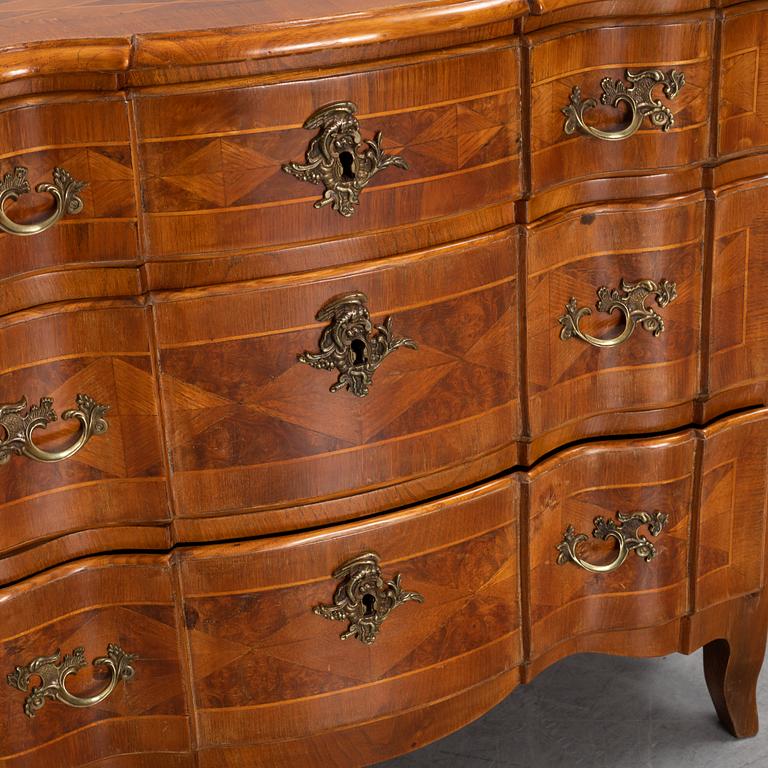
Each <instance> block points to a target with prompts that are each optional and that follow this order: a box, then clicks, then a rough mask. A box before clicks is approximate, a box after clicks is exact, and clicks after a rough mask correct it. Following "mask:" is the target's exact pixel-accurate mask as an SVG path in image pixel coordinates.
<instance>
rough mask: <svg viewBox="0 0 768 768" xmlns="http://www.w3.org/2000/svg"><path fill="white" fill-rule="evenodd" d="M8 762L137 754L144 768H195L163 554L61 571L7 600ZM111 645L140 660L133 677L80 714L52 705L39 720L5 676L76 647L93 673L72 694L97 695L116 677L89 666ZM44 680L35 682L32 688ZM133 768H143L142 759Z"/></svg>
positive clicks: (13, 767) (65, 763)
mask: <svg viewBox="0 0 768 768" xmlns="http://www.w3.org/2000/svg"><path fill="white" fill-rule="evenodd" d="M0 603H1V604H2V611H1V612H0V659H2V662H3V669H2V676H3V680H2V684H3V687H4V692H3V695H2V696H0V718H1V719H2V723H3V726H4V727H3V729H2V732H0V765H2V766H3V767H4V768H5V767H6V766H7V768H37V767H38V766H41V765H55V766H57V768H78V767H79V766H83V765H91V764H97V765H98V764H104V765H106V764H107V763H106V761H107V760H109V759H114V757H115V756H117V755H120V754H129V753H130V754H133V755H134V756H135V757H134V760H141V761H143V762H142V763H141V764H142V765H146V766H152V767H154V766H157V767H158V768H159V766H161V765H165V766H173V768H176V767H177V766H191V765H192V761H191V759H190V735H189V722H188V716H187V704H186V699H185V693H184V688H183V685H184V683H183V682H182V676H183V672H182V667H181V658H180V655H179V633H178V629H177V626H176V609H175V606H174V593H173V584H172V579H171V571H170V568H169V566H168V563H167V558H166V557H165V556H157V557H153V556H147V555H143V556H112V557H109V558H102V559H94V560H83V561H81V562H79V563H76V564H73V565H68V566H63V567H61V568H59V569H58V570H56V571H53V572H50V573H46V574H43V575H41V576H38V577H35V578H33V579H30V580H28V581H26V582H22V583H21V584H18V585H15V586H12V587H7V588H5V589H4V590H3V592H2V595H0ZM109 643H117V644H119V645H120V646H121V647H122V648H123V649H124V650H125V651H127V652H128V653H133V654H136V655H137V657H138V658H137V659H136V661H135V662H134V668H135V671H136V673H135V676H134V677H133V678H132V679H131V680H129V681H123V682H120V683H119V684H118V685H117V687H116V688H115V690H114V691H113V692H112V694H111V695H110V696H109V697H108V698H107V699H105V700H104V702H102V703H101V704H99V705H97V706H95V707H88V708H85V709H75V708H72V707H68V706H65V705H64V704H61V703H59V702H55V701H50V700H49V701H46V703H45V705H44V706H43V708H42V709H41V710H40V711H39V712H37V714H36V715H35V717H34V719H31V718H28V717H26V715H25V714H24V706H23V705H24V698H25V694H24V693H22V692H21V691H18V690H14V689H11V688H10V687H8V686H7V685H6V683H5V675H6V674H7V673H10V672H12V671H13V668H14V667H15V666H17V665H20V666H23V665H26V664H29V663H30V662H31V661H32V660H33V659H34V658H36V657H38V656H48V655H51V654H53V653H55V652H56V649H57V648H58V649H61V652H62V653H71V652H72V650H73V649H74V648H76V647H78V646H83V647H84V648H85V652H86V659H87V660H88V662H89V663H88V666H87V667H86V668H84V669H82V670H80V671H79V672H78V673H77V674H76V675H74V676H71V677H69V678H67V683H66V684H67V688H68V689H69V690H71V691H72V692H73V693H75V694H76V695H81V696H90V695H93V694H94V693H97V692H99V691H100V690H102V689H103V688H104V687H105V685H106V682H107V680H108V675H107V674H105V670H104V669H100V670H96V669H95V668H94V667H92V666H91V664H90V662H91V660H92V659H94V658H96V657H99V656H104V655H105V654H106V650H107V645H108V644H109ZM34 683H36V681H35V680H34V678H33V684H34ZM134 764H138V763H136V762H134Z"/></svg>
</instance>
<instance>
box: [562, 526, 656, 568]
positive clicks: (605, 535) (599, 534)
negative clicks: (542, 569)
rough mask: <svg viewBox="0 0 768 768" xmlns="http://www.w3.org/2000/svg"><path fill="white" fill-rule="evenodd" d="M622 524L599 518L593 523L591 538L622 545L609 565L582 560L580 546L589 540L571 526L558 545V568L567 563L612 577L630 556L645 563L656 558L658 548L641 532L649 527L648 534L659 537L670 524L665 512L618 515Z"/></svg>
mask: <svg viewBox="0 0 768 768" xmlns="http://www.w3.org/2000/svg"><path fill="white" fill-rule="evenodd" d="M616 516H617V517H618V520H619V522H618V523H616V522H614V521H613V520H606V519H605V518H604V517H596V518H595V520H594V526H595V529H594V530H593V531H592V536H594V537H595V538H596V539H602V540H603V541H607V540H608V539H613V540H614V541H616V542H617V543H618V545H619V551H618V552H617V554H616V557H615V558H614V559H613V561H612V562H610V563H608V564H606V565H594V564H592V563H590V562H588V561H586V560H583V559H582V558H581V556H580V555H579V553H578V548H579V545H580V544H583V543H584V542H585V541H588V540H589V536H587V534H586V533H576V529H575V528H574V527H573V526H572V525H569V526H568V527H567V528H566V530H565V535H564V536H563V540H562V541H561V542H560V543H559V544H558V545H557V551H558V552H559V554H558V557H557V564H558V565H565V564H566V563H575V564H576V565H578V566H579V568H583V569H584V570H585V571H589V572H590V573H611V572H612V571H615V570H616V569H617V568H620V567H621V566H622V565H623V564H624V561H625V560H626V559H627V557H629V553H630V552H634V553H635V554H636V555H637V556H638V557H640V558H642V559H643V560H644V561H645V562H646V563H649V562H650V561H651V560H653V559H654V557H656V547H654V546H653V544H652V543H651V542H650V541H649V540H648V539H647V538H646V537H645V536H642V535H640V534H639V533H638V529H639V528H640V527H641V526H643V525H647V526H648V531H649V533H650V534H651V535H652V536H658V535H659V534H660V533H661V531H662V529H663V528H664V526H665V525H666V524H667V521H668V520H669V515H666V514H664V513H663V512H654V513H653V514H652V515H650V514H648V513H647V512H631V513H629V514H625V513H623V512H618V513H617V515H616Z"/></svg>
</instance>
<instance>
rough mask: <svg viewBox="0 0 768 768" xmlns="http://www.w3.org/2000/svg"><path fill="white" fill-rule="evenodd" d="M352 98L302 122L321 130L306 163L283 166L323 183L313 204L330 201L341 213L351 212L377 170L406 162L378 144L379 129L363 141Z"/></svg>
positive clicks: (317, 182) (329, 203)
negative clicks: (320, 195)
mask: <svg viewBox="0 0 768 768" xmlns="http://www.w3.org/2000/svg"><path fill="white" fill-rule="evenodd" d="M356 112H357V106H356V105H355V104H353V103H352V102H351V101H336V102H334V103H333V104H326V105H325V106H324V107H321V108H320V109H318V110H317V112H315V113H314V114H312V115H311V116H310V117H309V118H308V119H307V121H306V122H305V123H304V128H306V129H307V130H310V131H311V130H314V129H315V128H319V129H320V132H319V133H318V134H317V136H315V138H314V139H312V141H310V142H309V148H308V149H307V155H306V163H286V164H285V165H283V170H284V171H285V172H286V173H290V174H291V175H292V176H295V177H296V178H297V179H300V180H301V181H309V182H311V183H312V184H323V185H324V186H325V194H323V196H322V197H321V198H320V200H318V201H317V202H316V203H315V208H322V207H323V206H326V205H330V206H331V207H332V208H333V210H334V211H338V212H339V213H340V214H341V215H342V216H351V215H352V214H353V213H354V212H355V206H356V205H357V204H358V203H359V202H360V192H361V191H362V190H363V188H364V187H365V186H366V185H367V184H368V182H369V181H370V180H371V179H372V178H373V177H374V176H375V175H376V174H377V173H378V172H379V171H383V170H384V169H385V168H389V167H390V166H396V167H397V168H402V169H403V170H407V169H408V163H407V162H406V161H405V160H404V159H403V158H402V157H400V156H399V155H388V154H387V153H386V152H384V150H383V149H382V148H381V131H379V132H377V133H376V135H375V136H374V137H373V141H371V140H370V139H366V141H363V139H362V137H361V136H360V130H359V129H360V124H359V123H358V122H357V118H356V117H355V113H356Z"/></svg>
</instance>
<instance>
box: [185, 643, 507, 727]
mask: <svg viewBox="0 0 768 768" xmlns="http://www.w3.org/2000/svg"><path fill="white" fill-rule="evenodd" d="M519 632H520V630H519V628H518V629H513V630H512V631H511V632H505V633H504V634H503V635H499V636H498V637H496V638H495V639H494V640H491V641H489V642H487V643H483V644H482V645H477V646H475V647H474V648H471V649H470V650H468V651H464V652H463V653H457V654H456V655H455V656H449V657H448V658H447V659H441V660H440V661H438V662H435V663H434V664H430V665H429V666H428V667H419V668H418V669H411V670H409V671H408V672H401V673H400V674H398V675H390V676H388V677H385V678H382V679H379V680H373V681H371V682H369V683H360V684H358V685H352V686H348V687H346V688H340V689H338V690H335V691H323V693H314V694H311V695H308V696H298V697H296V698H291V699H282V700H280V701H269V702H265V703H264V704H247V705H235V706H231V707H200V709H199V710H198V711H199V712H212V713H216V714H218V713H222V712H227V711H228V710H236V711H238V712H248V711H253V710H258V709H272V708H277V707H286V706H287V707H290V706H291V705H292V704H294V703H296V702H300V701H317V700H319V699H327V698H331V697H333V696H343V695H344V694H346V693H349V692H350V691H362V690H365V689H366V688H372V687H374V686H376V685H381V684H382V683H388V682H390V681H394V680H405V679H407V678H409V677H413V676H414V675H419V674H421V673H423V672H428V671H429V670H430V669H436V668H438V667H442V666H444V665H445V664H446V663H450V662H454V661H457V660H459V659H464V658H467V657H468V656H472V655H475V654H479V653H480V652H482V651H486V650H488V649H489V648H492V647H493V646H494V645H501V644H502V643H504V642H506V641H507V640H510V639H511V638H513V637H514V636H515V635H517V634H518V633H519Z"/></svg>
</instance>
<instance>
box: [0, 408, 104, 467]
mask: <svg viewBox="0 0 768 768" xmlns="http://www.w3.org/2000/svg"><path fill="white" fill-rule="evenodd" d="M75 403H76V405H77V408H70V409H68V410H66V411H64V413H62V414H61V418H62V419H63V420H69V419H76V420H77V421H79V422H80V433H79V434H78V436H77V439H76V440H75V441H74V443H72V444H71V445H70V446H68V447H67V448H64V449H62V450H60V451H44V450H43V449H42V448H38V446H37V445H35V443H34V441H33V439H32V433H33V432H34V431H35V430H36V429H42V428H45V427H46V426H47V425H48V424H50V423H51V422H52V421H56V412H55V411H54V410H53V400H52V399H51V398H50V397H41V398H40V402H39V404H38V405H32V406H30V407H29V409H27V398H26V397H22V398H21V400H19V402H18V403H5V404H3V405H0V428H2V430H4V431H5V435H4V436H3V437H2V439H0V464H5V463H6V462H8V461H9V460H10V458H11V456H13V455H16V456H26V457H27V458H28V459H34V460H35V461H45V462H52V461H63V460H64V459H68V458H69V457H70V456H73V455H74V454H76V453H77V452H78V451H79V450H80V449H81V448H82V447H83V446H84V445H85V444H86V443H87V442H88V441H89V440H90V439H91V437H92V436H93V435H102V434H104V432H106V431H107V427H108V424H107V420H106V419H105V418H104V414H105V413H106V412H107V411H108V410H109V406H108V405H101V404H100V403H97V402H96V401H95V400H94V399H93V398H92V397H90V396H88V395H82V394H80V395H77V397H76V398H75ZM0 434H1V433H0Z"/></svg>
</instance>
